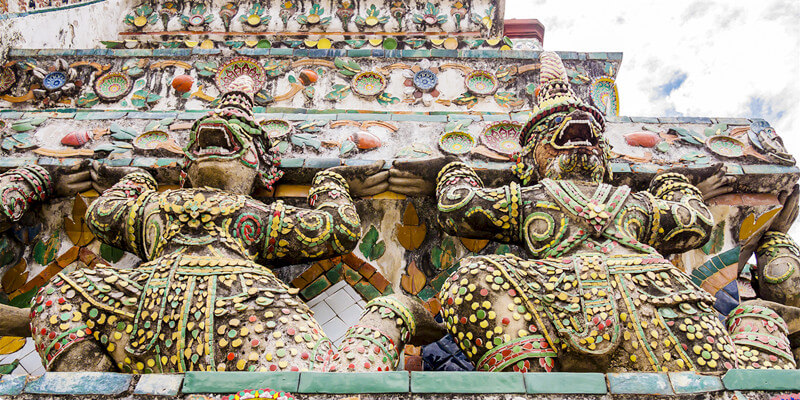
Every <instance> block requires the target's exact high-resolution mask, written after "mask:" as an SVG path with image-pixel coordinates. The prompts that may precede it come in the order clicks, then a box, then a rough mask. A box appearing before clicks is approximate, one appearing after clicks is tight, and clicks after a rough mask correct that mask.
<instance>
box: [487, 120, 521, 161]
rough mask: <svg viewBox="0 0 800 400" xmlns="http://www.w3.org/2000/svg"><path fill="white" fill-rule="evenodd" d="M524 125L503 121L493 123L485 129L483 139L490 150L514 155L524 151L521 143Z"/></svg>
mask: <svg viewBox="0 0 800 400" xmlns="http://www.w3.org/2000/svg"><path fill="white" fill-rule="evenodd" d="M521 129H522V125H520V124H517V123H514V122H510V121H503V122H498V123H494V124H491V125H489V126H487V127H486V129H484V130H483V133H482V134H481V141H482V142H483V144H484V145H485V146H486V147H488V148H489V149H490V150H493V151H496V152H498V153H500V154H506V155H512V154H514V153H519V152H520V151H522V146H520V144H519V133H520V130H521Z"/></svg>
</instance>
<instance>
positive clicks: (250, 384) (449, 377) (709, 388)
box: [0, 370, 800, 399]
mask: <svg viewBox="0 0 800 400" xmlns="http://www.w3.org/2000/svg"><path fill="white" fill-rule="evenodd" d="M254 388H271V389H274V390H279V391H288V392H290V393H301V394H303V395H304V396H305V397H304V398H309V397H308V396H309V395H315V394H319V395H329V394H376V395H380V394H395V395H396V396H397V397H398V398H400V397H402V396H405V395H406V394H414V395H415V396H416V397H415V398H420V399H422V398H429V397H427V396H426V395H427V394H431V395H433V394H459V395H470V394H472V395H479V394H515V395H517V394H519V395H525V394H529V395H547V394H550V395H554V398H557V397H558V396H556V395H578V394H580V395H581V396H580V397H581V398H587V399H589V398H608V397H615V396H617V395H619V396H622V397H625V396H630V395H660V396H664V397H669V398H675V399H680V398H684V396H687V395H692V396H697V395H703V393H705V394H706V395H705V396H708V395H709V393H714V392H720V393H718V394H719V396H720V398H722V397H725V396H724V395H725V394H730V393H732V391H758V392H787V391H792V392H797V391H800V371H798V370H788V371H787V370H731V371H729V372H728V373H727V374H726V375H725V376H724V377H722V378H720V377H719V376H716V375H702V374H696V373H693V372H674V373H669V374H667V373H647V372H645V373H616V374H607V375H604V374H600V373H569V372H557V373H526V374H521V373H516V372H507V373H502V372H431V371H425V372H418V371H414V372H411V373H409V372H406V371H395V372H386V373H319V372H187V373H186V374H153V375H142V376H138V375H127V374H118V373H99V372H75V373H69V372H48V373H46V374H44V375H43V376H41V377H26V376H20V375H17V376H12V375H2V376H0V396H22V397H23V398H26V399H27V398H36V396H39V395H69V396H87V398H92V399H98V398H106V396H108V398H120V396H123V397H124V396H126V395H136V396H169V397H176V398H182V395H189V394H231V393H235V392H237V391H239V390H242V389H254ZM89 395H92V396H93V397H88V396H89ZM598 396H600V397H598ZM712 396H716V395H712ZM762 397H765V398H772V397H775V393H773V394H771V395H767V394H766V393H765V396H762ZM124 398H128V397H124ZM315 398H316V397H315ZM430 398H434V397H430ZM522 398H524V397H522ZM565 398H566V397H565ZM708 398H715V397H708Z"/></svg>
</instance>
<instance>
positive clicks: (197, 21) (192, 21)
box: [189, 15, 206, 26]
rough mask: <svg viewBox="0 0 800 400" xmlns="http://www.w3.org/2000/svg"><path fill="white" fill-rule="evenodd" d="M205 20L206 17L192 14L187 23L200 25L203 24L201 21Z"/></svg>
mask: <svg viewBox="0 0 800 400" xmlns="http://www.w3.org/2000/svg"><path fill="white" fill-rule="evenodd" d="M205 20H206V19H205V18H203V16H202V15H192V16H191V17H190V18H189V24H190V25H192V26H200V25H203V22H205Z"/></svg>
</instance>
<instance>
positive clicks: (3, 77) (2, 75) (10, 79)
mask: <svg viewBox="0 0 800 400" xmlns="http://www.w3.org/2000/svg"><path fill="white" fill-rule="evenodd" d="M16 82H17V76H16V75H14V70H12V69H11V68H8V67H3V70H2V71H0V93H3V92H5V91H6V90H8V89H10V88H11V86H14V83H16Z"/></svg>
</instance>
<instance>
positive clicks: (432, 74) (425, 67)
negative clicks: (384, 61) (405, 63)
mask: <svg viewBox="0 0 800 400" xmlns="http://www.w3.org/2000/svg"><path fill="white" fill-rule="evenodd" d="M438 74H439V68H438V67H433V66H431V62H430V61H429V60H427V59H424V60H422V61H420V62H419V63H418V64H416V65H414V66H413V67H411V69H407V70H405V71H403V76H405V78H406V80H405V82H404V85H405V90H404V92H405V94H406V102H409V103H411V104H416V103H418V102H420V101H421V102H422V103H423V104H425V105H426V106H429V105H430V104H431V102H433V101H434V99H436V98H437V97H439V94H440V93H439V90H437V89H436V86H437V85H438V84H439V78H438V76H437V75H438Z"/></svg>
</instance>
